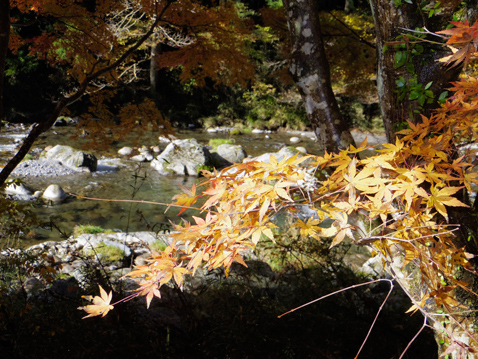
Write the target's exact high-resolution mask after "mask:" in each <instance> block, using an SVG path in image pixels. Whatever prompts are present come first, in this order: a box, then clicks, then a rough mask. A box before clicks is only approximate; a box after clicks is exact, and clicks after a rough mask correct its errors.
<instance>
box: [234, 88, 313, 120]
mask: <svg viewBox="0 0 478 359" xmlns="http://www.w3.org/2000/svg"><path fill="white" fill-rule="evenodd" d="M243 97H244V99H245V100H246V101H245V108H246V120H247V123H248V124H249V125H250V126H253V127H266V128H277V127H288V128H294V129H304V128H305V127H306V126H307V125H308V124H309V123H308V119H307V116H306V113H305V109H304V106H303V105H302V103H300V102H299V101H297V97H296V96H294V94H293V93H287V92H286V93H278V92H277V89H276V88H275V87H274V86H272V85H270V84H266V83H262V82H258V83H256V84H255V85H254V86H252V89H251V91H247V92H245V93H244V95H243Z"/></svg>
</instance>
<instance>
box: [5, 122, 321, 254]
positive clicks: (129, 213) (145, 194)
mask: <svg viewBox="0 0 478 359" xmlns="http://www.w3.org/2000/svg"><path fill="white" fill-rule="evenodd" d="M74 131H75V128H74V127H57V128H53V129H51V130H49V131H48V132H47V133H46V134H45V135H44V136H42V138H40V139H39V140H38V141H37V143H36V144H35V146H34V148H33V149H32V151H31V153H32V154H33V155H34V156H36V155H37V154H39V152H41V150H42V149H43V148H45V147H46V146H47V145H57V144H61V145H69V146H72V147H75V148H80V147H81V146H82V145H84V144H85V143H87V141H88V139H87V138H81V137H80V138H79V139H77V140H73V139H71V135H72V134H73V132H74ZM25 135H26V131H23V130H21V129H19V128H14V129H2V132H0V164H4V163H5V162H6V161H7V160H8V159H9V158H10V157H11V156H12V154H13V153H14V151H15V149H16V148H17V146H18V143H15V142H16V141H17V142H18V141H19V140H21V138H22V137H23V136H25ZM293 135H297V134H290V133H289V134H287V133H271V134H268V136H269V137H270V138H268V139H267V138H266V136H265V134H246V135H241V136H236V137H234V139H235V141H236V144H240V145H242V146H243V147H244V149H245V150H246V152H247V154H248V155H250V156H257V155H260V154H263V153H265V152H276V151H278V150H279V149H280V148H282V147H283V146H284V145H288V144H290V138H291V137H292V136H293ZM299 135H300V134H299ZM176 136H177V137H178V138H196V139H197V140H198V141H199V142H200V143H203V144H205V145H206V144H207V143H208V141H209V140H210V139H211V138H227V137H228V134H225V133H208V132H205V131H178V132H177V133H176ZM311 137H312V135H311V134H310V133H304V134H303V136H301V139H302V142H301V143H300V144H299V145H300V146H304V147H305V148H306V149H307V150H308V151H310V152H311V153H314V152H315V153H316V151H315V148H316V147H317V144H316V142H315V141H313V140H312V139H311ZM138 140H139V141H138ZM134 141H136V142H139V143H141V145H147V146H154V145H158V133H155V132H150V133H145V134H143V136H142V137H141V138H140V139H138V138H137V134H135V133H131V134H130V135H129V136H128V138H125V139H124V140H122V141H120V142H118V143H117V144H115V145H113V146H110V147H109V148H108V149H107V150H105V151H102V152H96V151H94V150H93V151H90V152H92V153H93V154H94V155H95V156H96V157H97V158H98V159H99V170H98V171H97V172H96V173H92V174H85V173H81V174H78V175H74V176H63V177H52V178H45V177H43V178H24V179H23V181H24V183H25V184H26V185H27V186H29V187H30V188H32V189H33V190H44V189H45V188H46V187H47V186H48V185H50V184H58V185H60V186H61V187H62V188H63V189H64V190H65V192H67V193H73V194H76V195H80V196H86V197H93V198H98V199H104V200H91V199H78V198H77V197H70V198H68V199H67V200H66V201H64V202H62V203H60V204H56V205H51V204H46V203H45V202H43V201H38V202H34V203H33V206H34V211H35V213H36V214H37V216H38V218H39V219H40V220H41V221H42V222H43V223H45V225H43V226H42V227H38V228H33V232H32V233H30V235H29V236H28V238H27V239H25V240H24V241H23V243H22V244H23V245H25V246H28V245H32V244H36V243H38V242H39V241H45V240H60V239H62V238H63V235H69V234H71V232H72V230H73V227H74V226H75V225H78V224H91V225H98V226H101V227H103V228H106V229H118V230H122V231H140V230H160V229H162V228H165V227H166V226H168V224H169V221H170V220H172V221H174V222H176V221H179V218H178V217H177V213H178V210H176V209H174V208H171V209H170V210H168V212H166V213H164V212H165V208H166V207H165V205H160V204H150V203H137V202H127V200H136V201H152V202H158V203H164V204H167V203H170V202H171V199H172V197H173V196H174V195H175V194H177V193H179V192H181V189H180V185H183V186H186V187H191V186H192V184H193V183H201V182H204V178H196V177H182V176H161V175H159V174H158V173H157V172H156V171H155V170H153V169H152V168H151V167H150V165H149V163H137V162H133V161H129V160H125V159H120V157H119V156H118V155H117V151H118V150H119V149H120V148H122V147H123V146H128V145H131V144H132V143H133V142H134ZM296 146H297V145H296ZM163 147H164V145H163ZM111 166H116V167H118V168H119V169H118V170H117V171H111V170H110V169H111ZM118 200H119V201H118ZM188 212H191V211H187V212H186V213H185V214H186V218H187V217H188ZM189 215H197V213H190V214H189Z"/></svg>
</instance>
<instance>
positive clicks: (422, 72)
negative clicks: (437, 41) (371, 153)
mask: <svg viewBox="0 0 478 359" xmlns="http://www.w3.org/2000/svg"><path fill="white" fill-rule="evenodd" d="M370 5H371V8H372V12H373V17H374V21H375V32H376V36H377V62H378V64H377V66H378V69H377V87H378V93H379V98H380V107H381V112H382V116H383V122H384V126H385V131H386V134H387V139H388V141H389V142H395V133H396V132H397V131H398V130H399V129H400V124H401V123H402V122H405V121H406V120H412V121H414V122H415V121H417V120H419V119H420V117H419V115H418V112H419V113H421V114H424V115H427V114H429V113H430V110H432V109H433V108H435V107H436V106H437V100H438V96H439V95H440V91H442V89H444V88H447V87H449V86H448V85H449V83H450V82H451V81H454V80H457V79H458V76H459V74H460V72H461V68H460V67H459V66H457V67H455V68H449V67H445V66H443V64H442V63H441V62H438V61H437V60H438V59H439V58H441V57H444V56H447V55H449V50H448V49H447V48H444V47H443V46H437V45H433V44H431V43H426V42H421V43H420V46H423V47H424V52H423V53H422V54H417V55H415V56H409V61H407V62H408V63H410V64H412V65H413V68H412V67H411V65H409V67H408V69H407V65H406V64H403V65H402V66H400V67H398V66H397V65H398V63H395V56H396V54H397V52H404V50H405V51H406V50H407V49H406V48H405V49H394V46H387V44H388V43H389V42H391V41H397V40H398V39H397V36H399V35H400V34H412V35H413V33H412V32H407V31H406V29H409V30H415V29H416V28H423V27H426V28H427V29H428V30H430V31H439V30H442V29H444V28H445V27H446V25H447V24H448V22H449V21H450V20H451V19H452V14H453V12H454V10H455V9H448V10H447V11H446V12H445V11H444V10H443V12H442V13H440V15H439V16H433V17H431V18H430V19H429V18H428V15H427V13H423V12H422V11H421V10H420V9H419V8H418V7H417V5H415V4H408V3H406V2H403V4H402V5H400V6H398V7H397V6H395V3H394V2H393V1H383V0H370ZM415 35H416V34H415ZM409 49H413V45H411V46H410V47H409ZM409 55H410V54H409ZM415 76H416V82H417V83H418V84H422V86H423V87H425V86H426V84H428V83H429V82H433V85H432V86H431V87H430V90H431V91H433V93H434V94H435V98H434V99H433V103H431V104H425V106H424V107H423V108H421V109H420V108H419V104H418V101H417V100H409V94H410V92H409V93H406V94H405V96H404V98H403V99H402V100H400V101H399V100H398V98H399V93H398V92H397V89H398V86H397V83H396V82H397V80H399V79H400V78H401V77H403V79H404V80H405V81H407V82H409V81H410V80H411V79H412V78H413V77H415Z"/></svg>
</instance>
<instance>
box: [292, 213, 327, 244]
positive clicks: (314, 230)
mask: <svg viewBox="0 0 478 359" xmlns="http://www.w3.org/2000/svg"><path fill="white" fill-rule="evenodd" d="M319 223H320V220H319V219H313V218H312V217H310V218H309V219H308V220H307V222H304V221H302V220H300V219H299V220H298V221H297V223H295V224H294V226H295V227H299V228H300V235H301V236H304V237H308V236H310V237H314V238H317V239H319V238H320V237H319V235H318V232H319V231H320V230H321V229H320V227H319V226H318V224H319Z"/></svg>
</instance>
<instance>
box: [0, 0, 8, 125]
mask: <svg viewBox="0 0 478 359" xmlns="http://www.w3.org/2000/svg"><path fill="white" fill-rule="evenodd" d="M9 39H10V1H9V0H0V121H1V120H2V118H3V88H4V83H3V81H4V79H5V62H6V58H7V51H8V42H9Z"/></svg>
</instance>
